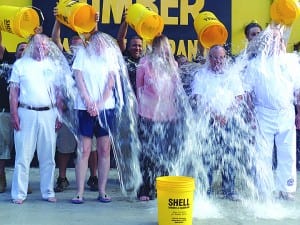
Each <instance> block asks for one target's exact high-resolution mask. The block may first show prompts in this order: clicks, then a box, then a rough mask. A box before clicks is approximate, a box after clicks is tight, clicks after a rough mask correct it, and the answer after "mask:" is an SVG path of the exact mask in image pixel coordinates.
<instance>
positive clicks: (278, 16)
mask: <svg viewBox="0 0 300 225" xmlns="http://www.w3.org/2000/svg"><path fill="white" fill-rule="evenodd" d="M270 14H271V19H272V20H273V21H274V22H275V23H280V24H284V25H291V24H292V23H293V22H294V21H295V19H296V18H297V17H298V16H299V15H300V6H299V2H298V0H274V1H273V3H272V5H271V7H270Z"/></svg>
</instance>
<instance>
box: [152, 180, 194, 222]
mask: <svg viewBox="0 0 300 225" xmlns="http://www.w3.org/2000/svg"><path fill="white" fill-rule="evenodd" d="M156 189H157V204H158V225H192V222H193V201H194V190H195V181H194V179H193V178H192V177H184V176H164V177H157V178H156Z"/></svg>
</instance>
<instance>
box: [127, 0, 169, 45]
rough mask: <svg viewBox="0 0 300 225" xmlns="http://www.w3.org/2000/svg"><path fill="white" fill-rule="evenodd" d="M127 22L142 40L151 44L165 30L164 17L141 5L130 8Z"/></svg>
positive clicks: (136, 4)
mask: <svg viewBox="0 0 300 225" xmlns="http://www.w3.org/2000/svg"><path fill="white" fill-rule="evenodd" d="M126 22H127V23H128V24H129V26H130V27H131V28H132V29H134V30H135V32H136V33H137V34H138V35H139V36H140V37H141V38H143V39H145V40H147V41H150V42H151V40H153V38H155V37H156V36H158V35H160V34H161V33H162V31H163V29H164V22H163V19H162V17H161V16H160V15H158V14H157V13H155V12H153V11H151V10H149V9H147V8H146V7H145V6H143V5H142V4H139V3H135V4H132V5H131V6H130V7H129V8H128V10H127V16H126Z"/></svg>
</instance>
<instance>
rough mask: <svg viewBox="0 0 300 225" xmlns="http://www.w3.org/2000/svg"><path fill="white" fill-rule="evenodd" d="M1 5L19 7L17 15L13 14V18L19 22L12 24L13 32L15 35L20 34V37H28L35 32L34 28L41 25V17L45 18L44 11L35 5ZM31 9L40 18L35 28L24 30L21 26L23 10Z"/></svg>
mask: <svg viewBox="0 0 300 225" xmlns="http://www.w3.org/2000/svg"><path fill="white" fill-rule="evenodd" d="M0 7H11V8H15V9H17V11H16V13H15V15H14V16H13V20H14V22H15V23H16V21H17V22H18V23H17V24H15V23H14V25H13V26H12V33H13V34H15V35H18V36H19V37H23V38H28V37H30V36H31V35H33V34H34V29H35V28H37V27H38V26H41V21H40V17H41V19H42V20H44V16H43V13H42V11H41V10H40V9H39V8H36V7H34V6H21V7H19V6H13V5H0ZM27 10H30V11H32V12H35V13H36V15H37V18H38V23H37V24H36V26H33V30H32V32H26V31H24V30H22V28H21V23H22V19H21V18H22V16H23V12H25V11H27Z"/></svg>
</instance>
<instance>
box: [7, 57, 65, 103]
mask: <svg viewBox="0 0 300 225" xmlns="http://www.w3.org/2000/svg"><path fill="white" fill-rule="evenodd" d="M9 82H14V83H17V84H19V87H20V95H19V102H21V103H23V104H26V105H30V106H34V107H44V106H51V105H52V104H53V105H54V104H55V102H56V100H55V90H54V88H55V85H59V83H58V82H59V81H58V74H57V70H56V68H55V66H54V65H53V64H52V63H51V62H50V61H49V60H47V59H45V60H42V61H37V60H34V59H32V58H29V57H26V58H25V57H24V58H21V59H19V60H17V61H16V62H15V63H14V65H13V68H12V74H11V77H10V79H9Z"/></svg>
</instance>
